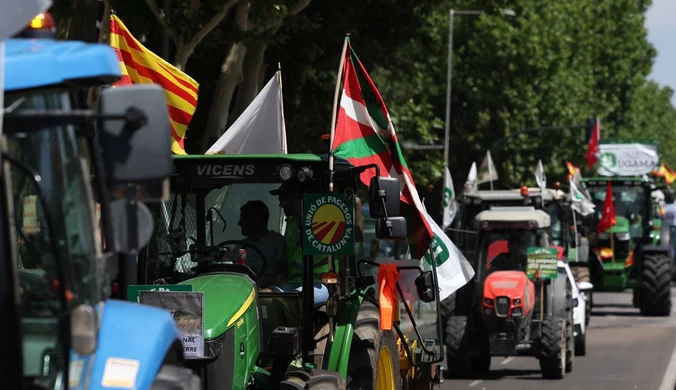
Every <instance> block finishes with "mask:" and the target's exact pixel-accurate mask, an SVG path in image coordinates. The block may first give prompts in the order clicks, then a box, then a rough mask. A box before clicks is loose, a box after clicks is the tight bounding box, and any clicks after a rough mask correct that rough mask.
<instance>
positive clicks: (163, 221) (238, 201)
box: [144, 183, 285, 283]
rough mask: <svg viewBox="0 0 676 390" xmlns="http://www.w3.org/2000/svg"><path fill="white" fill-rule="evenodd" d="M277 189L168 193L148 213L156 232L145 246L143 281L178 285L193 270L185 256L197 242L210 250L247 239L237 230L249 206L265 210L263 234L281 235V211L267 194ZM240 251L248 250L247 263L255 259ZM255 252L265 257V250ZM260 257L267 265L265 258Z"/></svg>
mask: <svg viewBox="0 0 676 390" xmlns="http://www.w3.org/2000/svg"><path fill="white" fill-rule="evenodd" d="M278 187H279V184H276V183H254V184H249V183H236V184H231V185H227V186H223V187H219V188H214V189H210V190H197V191H193V192H187V191H186V192H178V193H172V194H171V197H170V199H169V201H168V202H162V203H161V204H159V205H157V206H156V207H154V208H153V214H154V217H155V226H156V227H155V230H154V233H153V238H152V239H151V241H150V243H149V244H148V246H147V258H146V262H145V278H144V279H145V281H146V282H147V283H152V282H154V281H155V280H158V279H160V278H167V277H168V278H171V279H173V281H174V282H178V281H180V280H182V279H186V278H188V277H189V276H190V274H191V272H192V271H191V269H192V268H193V267H195V266H196V265H197V263H196V262H194V261H193V260H194V258H193V257H194V256H196V255H197V254H196V253H188V250H189V249H190V246H191V245H194V244H197V243H198V242H199V243H200V244H201V245H210V246H211V245H219V244H221V243H224V242H225V241H242V240H246V239H247V237H246V236H245V235H244V233H248V232H247V231H246V230H244V231H243V229H242V227H241V226H240V215H241V212H242V211H241V209H242V207H243V206H244V205H245V204H247V203H249V202H251V201H253V204H254V205H255V206H256V209H257V210H260V209H265V211H266V213H267V225H266V226H265V228H266V230H267V231H268V232H270V234H271V235H272V234H273V233H275V232H277V233H280V234H284V230H285V229H284V228H285V218H284V214H283V211H282V209H281V208H280V206H279V200H278V199H277V196H276V195H271V194H270V191H271V190H274V189H277V188H278ZM198 200H199V202H198ZM259 202H260V203H259ZM198 203H200V204H199V205H198ZM198 208H199V209H200V210H199V212H198ZM198 221H199V222H198ZM244 223H246V222H244ZM212 232H213V239H212ZM257 238H258V237H257ZM254 241H257V240H254ZM252 244H253V245H256V244H255V243H252ZM259 246H263V245H257V247H259ZM229 247H232V246H229ZM242 249H245V250H247V257H249V258H250V259H252V261H251V263H255V262H256V260H260V259H257V258H258V257H260V255H259V254H258V253H257V252H255V249H253V248H251V247H243V248H242ZM259 249H261V250H263V252H265V251H266V249H267V248H259ZM232 255H233V256H234V253H233V254H232ZM263 256H265V257H266V260H267V257H268V256H266V255H265V253H263ZM230 260H234V258H230Z"/></svg>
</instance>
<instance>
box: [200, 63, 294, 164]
mask: <svg viewBox="0 0 676 390" xmlns="http://www.w3.org/2000/svg"><path fill="white" fill-rule="evenodd" d="M281 78H282V75H281V71H277V73H276V74H275V75H274V76H273V77H272V78H271V79H270V81H268V83H267V84H266V85H265V87H263V89H262V90H261V91H260V92H259V93H258V96H256V98H255V99H254V100H253V101H252V102H251V104H249V107H247V108H246V110H244V112H243V113H242V115H240V116H239V118H237V120H236V121H235V123H233V124H232V126H230V128H228V130H226V132H225V133H224V134H223V135H222V136H221V138H219V139H218V141H216V143H214V144H213V145H212V146H211V147H210V148H209V150H207V152H206V154H217V153H222V152H225V154H279V153H282V154H286V153H287V148H286V126H285V124H284V115H283V114H284V113H283V112H282V111H283V110H282V90H281Z"/></svg>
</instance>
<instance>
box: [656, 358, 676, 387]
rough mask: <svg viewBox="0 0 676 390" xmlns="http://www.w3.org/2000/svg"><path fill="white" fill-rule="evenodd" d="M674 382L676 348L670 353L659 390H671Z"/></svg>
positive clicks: (675, 376) (675, 374)
mask: <svg viewBox="0 0 676 390" xmlns="http://www.w3.org/2000/svg"><path fill="white" fill-rule="evenodd" d="M674 383H676V349H674V353H672V354H671V359H669V364H668V365H667V371H666V372H665V373H664V378H662V384H661V385H660V389H659V390H673V388H674Z"/></svg>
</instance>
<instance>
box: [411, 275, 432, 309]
mask: <svg viewBox="0 0 676 390" xmlns="http://www.w3.org/2000/svg"><path fill="white" fill-rule="evenodd" d="M415 288H416V290H418V297H419V298H420V300H421V301H423V302H426V303H430V302H434V300H435V299H436V294H435V292H436V291H435V288H434V279H433V278H432V271H425V272H422V273H421V274H420V275H419V276H418V277H417V278H415Z"/></svg>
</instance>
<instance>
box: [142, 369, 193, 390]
mask: <svg viewBox="0 0 676 390" xmlns="http://www.w3.org/2000/svg"><path fill="white" fill-rule="evenodd" d="M201 389H202V379H200V377H199V376H197V375H195V373H194V372H193V371H192V370H191V369H189V368H186V367H182V366H177V365H174V364H164V365H162V367H161V368H160V372H158V373H157V376H156V377H155V380H154V381H153V384H152V385H151V387H150V390H201Z"/></svg>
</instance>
